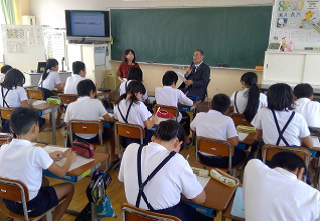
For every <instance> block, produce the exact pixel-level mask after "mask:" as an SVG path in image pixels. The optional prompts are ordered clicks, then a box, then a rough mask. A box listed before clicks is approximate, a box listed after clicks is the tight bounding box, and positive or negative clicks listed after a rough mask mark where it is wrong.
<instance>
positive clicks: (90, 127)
mask: <svg viewBox="0 0 320 221" xmlns="http://www.w3.org/2000/svg"><path fill="white" fill-rule="evenodd" d="M68 129H69V132H70V141H71V144H72V142H73V136H72V134H73V133H79V134H98V135H99V141H100V144H101V145H103V138H102V133H103V124H102V122H101V121H98V120H71V121H69V126H68Z"/></svg>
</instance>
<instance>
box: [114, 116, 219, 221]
mask: <svg viewBox="0 0 320 221" xmlns="http://www.w3.org/2000/svg"><path fill="white" fill-rule="evenodd" d="M152 141H153V142H151V143H149V144H148V145H147V146H145V145H140V144H136V143H134V144H131V145H129V146H128V147H127V149H126V151H125V152H124V156H123V159H122V161H121V167H120V172H119V176H118V178H119V180H120V181H121V182H124V189H125V193H126V198H127V201H128V203H129V204H131V205H134V206H136V207H139V208H141V209H145V210H151V211H154V212H158V213H163V214H168V215H172V216H175V217H178V218H180V219H181V220H183V221H189V220H190V221H191V220H192V221H194V220H201V221H206V220H213V218H211V217H207V216H204V215H202V214H200V213H198V212H196V210H195V209H194V208H192V207H190V206H189V205H187V204H185V203H182V202H180V198H181V194H183V195H184V196H185V197H186V198H187V199H190V200H191V201H193V202H194V203H197V204H199V203H204V202H205V199H206V194H205V191H204V190H203V187H202V186H201V185H200V183H199V182H198V181H197V179H196V176H195V175H194V174H193V172H192V169H191V167H190V165H189V163H188V161H187V160H186V159H185V158H184V157H183V156H182V155H180V154H179V151H181V150H182V149H183V148H184V146H185V145H184V143H185V134H184V130H183V128H182V126H181V125H180V124H179V123H177V122H176V121H172V120H168V121H163V122H161V123H160V124H159V127H158V128H157V131H156V133H155V136H153V140H152ZM156 168H160V169H159V170H157V172H156V171H155V169H156ZM154 173H155V175H154V176H152V175H151V174H154ZM139 174H140V176H139ZM139 177H141V179H140V180H139ZM147 178H148V179H149V180H148V181H146V180H147ZM145 182H146V184H145V185H144V186H143V187H141V186H142V185H141V184H142V183H145ZM140 183H141V184H140ZM139 187H140V188H139ZM139 189H141V190H142V191H141V192H140V191H139ZM139 192H140V193H141V194H143V195H144V196H145V197H144V196H143V197H142V195H140V194H139ZM211 197H214V196H211Z"/></svg>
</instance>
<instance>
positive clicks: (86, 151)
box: [72, 139, 94, 158]
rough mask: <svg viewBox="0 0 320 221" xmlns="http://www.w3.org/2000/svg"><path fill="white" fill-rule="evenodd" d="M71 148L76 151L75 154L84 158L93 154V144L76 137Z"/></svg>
mask: <svg viewBox="0 0 320 221" xmlns="http://www.w3.org/2000/svg"><path fill="white" fill-rule="evenodd" d="M72 150H73V151H74V152H76V154H77V155H80V156H83V157H85V158H92V157H93V156H94V146H93V145H92V144H91V143H88V142H86V141H84V140H78V139H76V140H75V141H73V143H72Z"/></svg>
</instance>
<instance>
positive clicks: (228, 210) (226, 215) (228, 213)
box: [222, 184, 245, 221]
mask: <svg viewBox="0 0 320 221" xmlns="http://www.w3.org/2000/svg"><path fill="white" fill-rule="evenodd" d="M240 186H242V185H241V184H240ZM234 196H235V195H233V196H232V198H231V201H230V203H229V204H228V206H227V208H226V210H225V211H223V213H222V221H225V220H226V218H227V219H231V220H238V221H244V220H245V219H242V218H239V217H236V216H232V215H231V209H232V205H233V200H234Z"/></svg>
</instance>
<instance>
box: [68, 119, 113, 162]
mask: <svg viewBox="0 0 320 221" xmlns="http://www.w3.org/2000/svg"><path fill="white" fill-rule="evenodd" d="M74 133H79V134H98V136H99V142H97V143H91V144H92V145H93V146H95V147H96V146H105V153H106V154H108V153H109V149H108V145H107V140H108V139H105V140H104V139H103V138H102V133H103V124H102V122H101V121H98V120H70V121H69V125H68V134H69V138H70V145H72V143H73V134H74ZM67 139H68V136H67ZM108 165H109V157H108V158H107V159H106V168H107V167H108Z"/></svg>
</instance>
